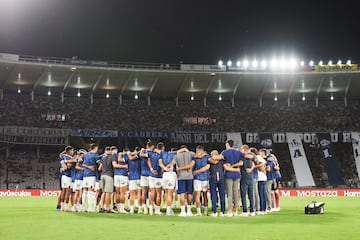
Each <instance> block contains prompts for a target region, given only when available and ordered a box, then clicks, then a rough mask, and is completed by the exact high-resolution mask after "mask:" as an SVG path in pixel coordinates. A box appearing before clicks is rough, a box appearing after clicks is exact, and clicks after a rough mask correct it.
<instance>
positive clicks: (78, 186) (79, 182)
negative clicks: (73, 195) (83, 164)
mask: <svg viewBox="0 0 360 240" xmlns="http://www.w3.org/2000/svg"><path fill="white" fill-rule="evenodd" d="M82 186H83V180H75V182H74V186H73V190H74V191H77V190H81V189H82Z"/></svg>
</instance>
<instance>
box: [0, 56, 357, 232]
mask: <svg viewBox="0 0 360 240" xmlns="http://www.w3.org/2000/svg"><path fill="white" fill-rule="evenodd" d="M0 57H1V60H0V69H1V71H0V72H1V79H2V82H1V101H0V104H1V108H2V116H1V135H0V141H1V152H0V153H1V155H0V156H1V172H0V189H1V191H0V196H1V198H0V201H1V204H0V207H1V208H2V209H1V213H0V214H1V216H2V217H1V220H0V222H1V228H2V235H3V236H4V238H3V239H9V238H10V237H16V238H25V239H35V238H39V237H41V236H42V237H43V238H46V239H48V238H58V237H59V236H61V235H62V231H63V230H62V229H63V227H64V225H66V229H68V230H69V231H71V232H74V233H75V235H72V237H74V238H75V237H85V236H86V237H89V238H98V237H100V238H101V236H102V235H103V234H105V232H108V231H111V236H113V237H115V236H117V235H116V234H117V230H116V231H112V230H113V229H118V231H119V233H121V236H122V237H126V238H129V239H131V238H134V236H135V235H134V232H133V231H130V229H136V227H134V226H140V225H141V228H139V230H140V231H138V230H137V231H136V237H135V238H136V239H142V238H148V236H149V235H148V234H150V233H151V231H153V229H154V228H157V227H158V233H159V234H160V235H159V238H164V239H165V238H169V237H170V236H173V237H174V238H180V237H181V238H183V237H185V236H194V235H195V236H198V237H201V238H209V239H226V238H229V237H231V236H232V234H234V233H237V232H239V234H240V233H241V234H244V236H249V237H254V239H265V238H268V235H267V234H270V235H271V236H273V237H274V239H281V238H282V236H289V235H290V236H291V238H294V239H304V238H306V237H312V238H315V239H325V238H329V237H334V239H345V238H352V237H354V236H356V235H357V234H359V230H358V223H359V220H358V219H359V212H358V209H359V206H360V201H359V200H358V197H359V196H360V189H359V185H360V181H359V175H358V173H359V168H360V157H359V154H358V149H359V141H360V134H359V132H357V131H359V126H358V122H359V118H360V115H359V111H358V109H359V107H360V106H359V100H358V99H359V97H360V96H359V92H360V85H359V83H358V82H359V78H360V73H359V69H358V65H357V64H354V63H351V62H350V61H348V62H345V63H340V62H339V63H336V64H322V63H318V64H315V65H313V64H312V63H309V64H304V63H302V62H299V63H296V65H292V63H291V61H289V62H287V63H285V62H284V63H285V64H286V65H284V66H282V65H280V64H281V61H279V65H278V66H276V65H275V64H274V62H271V61H270V62H269V64H266V62H265V60H264V62H262V65H259V66H256V60H253V62H252V63H250V64H249V65H248V67H245V66H246V65H247V64H248V63H246V62H244V63H243V65H241V63H240V64H239V63H236V65H235V66H232V64H231V63H230V62H229V63H227V64H226V65H224V64H222V63H221V62H219V63H218V64H215V65H199V64H196V65H194V64H181V65H166V64H144V63H141V64H136V63H131V64H130V63H116V62H105V61H94V60H80V59H61V58H47V57H34V56H22V55H15V54H6V53H2V54H0ZM245 61H250V60H245ZM260 64H261V63H260ZM243 86H246V88H245V87H243ZM249 113H251V114H249ZM254 113H255V114H254ZM246 146H248V147H247V148H246ZM244 147H245V149H244ZM249 147H251V148H249ZM214 150H217V151H218V152H217V153H216V152H215V153H214ZM231 150H232V151H235V152H237V154H240V153H243V154H242V155H239V156H238V158H236V161H235V162H230V163H229V165H226V164H224V166H221V167H220V172H221V171H222V173H221V174H220V175H219V172H216V174H217V178H216V177H215V179H213V178H214V176H213V173H214V172H213V171H217V170H216V169H215V167H214V166H217V165H218V164H214V163H210V162H209V161H210V160H211V159H213V160H218V161H225V162H227V161H233V160H229V159H232V157H231V156H232V155H231V154H230V155H229V156H228V155H227V154H226V151H231ZM261 151H263V152H261ZM164 153H166V155H164ZM188 153H192V155H190V158H189V162H188V163H186V164H188V165H189V164H190V165H189V166H190V167H187V166H188V165H186V164H185V163H184V159H185V156H186V154H188ZM247 153H251V154H253V155H251V156H250V159H251V160H249V159H248V158H246V157H247ZM91 154H93V155H96V159H93V160H94V163H95V168H96V169H93V170H94V171H96V172H98V173H99V174H97V177H96V178H95V176H94V177H93V178H94V182H93V183H91V182H88V183H87V184H90V185H89V186H88V188H85V187H86V185H85V170H84V168H81V166H82V164H85V162H88V161H89V159H87V157H86V155H91ZM184 154H185V156H183V155H184ZM106 156H116V158H115V157H113V158H112V159H113V161H115V162H117V163H116V166H118V165H119V166H121V165H126V168H123V169H122V168H118V169H117V168H115V165H114V164H112V165H111V166H110V167H113V169H112V171H111V175H112V176H111V179H113V180H112V182H111V183H112V184H113V185H112V186H111V193H109V194H108V195H106V192H103V191H104V190H105V189H104V188H105V186H101V187H100V185H102V184H100V183H99V182H102V177H101V171H98V170H99V166H100V165H102V164H101V161H102V159H105V157H106ZM178 156H183V157H184V159H183V160H181V159H178ZM191 156H192V157H191ZM257 156H259V159H260V161H264V162H265V166H264V168H263V170H260V168H257V167H255V166H257V165H258V164H259V165H261V162H259V161H258V160H256V159H257ZM261 156H262V157H261ZM110 159H111V158H110ZM204 159H205V162H204V161H203V160H204ZM264 159H265V160H264ZM154 160H155V161H154ZM110 161H111V160H110ZM192 161H193V162H194V163H195V164H193V165H191V162H192ZM238 161H241V166H240V168H239V167H237V165H236V164H238ZM135 162H137V164H135V165H134V164H133V163H135ZM160 162H161V164H160ZM173 162H174V164H172V163H173ZM175 162H176V163H175ZM198 163H199V164H198ZM245 163H248V165H247V168H248V169H251V170H253V171H254V169H256V171H257V174H256V175H258V176H256V177H260V175H261V174H263V173H261V171H264V173H265V174H264V176H265V178H264V179H262V180H265V181H260V180H258V179H256V177H255V174H254V172H251V173H250V174H248V175H249V176H251V182H250V184H249V186H250V187H251V191H249V190H250V189H249V188H246V187H244V190H242V188H243V182H242V181H246V180H244V179H246V178H245V175H246V174H247V172H246V171H245V170H242V169H245V165H244V164H245ZM273 163H275V164H273ZM88 164H89V163H88ZM104 164H105V163H104ZM184 164H185V165H184ZM272 164H273V165H272ZM113 165H114V166H113ZM161 165H162V166H161ZM220 165H221V164H220ZM207 166H209V167H207ZM269 166H271V167H270V168H271V169H269ZM79 167H80V168H79ZM174 167H175V168H174ZM181 167H183V168H184V170H185V172H188V171H192V172H193V174H194V173H195V171H198V172H199V171H200V173H198V172H196V174H195V175H193V174H190V179H194V180H183V181H190V184H193V186H191V187H189V186H188V185H187V184H185V185H184V186H182V187H180V185H181V184H180V185H178V184H176V183H175V179H176V178H177V177H180V176H181V173H180V172H181V171H182V170H181ZM144 168H147V170H148V171H149V170H150V171H149V173H148V174H144V172H145V171H144ZM213 168H214V169H215V170H213ZM228 168H229V169H228ZM252 168H253V169H252ZM77 169H79V171H78V170H77ZM151 169H153V170H151ZM179 169H180V170H179ZM236 169H237V170H238V171H240V173H239V172H236V171H235V170H236ZM184 170H183V171H184ZM82 171H84V173H83V176H81V177H80V178H77V177H76V175H77V172H82ZM88 171H90V173H91V170H90V169H88ZM136 171H138V173H136ZM154 171H158V172H157V173H156V172H154ZM201 171H203V172H202V174H201ZM224 171H225V174H224ZM232 171H235V172H232ZM243 171H245V172H243ZM114 172H115V176H113V174H114ZM272 172H273V173H274V174H273V175H274V177H273V178H272V176H271V173H272ZM275 172H278V174H279V173H280V174H279V175H277V174H275ZM170 173H173V174H174V175H175V177H174V178H171V177H169V176H173V175H171V174H170ZM175 173H177V174H175ZM204 173H205V174H204ZM117 174H118V175H119V176H118V177H117ZM156 174H158V175H156ZM231 174H235V176H236V174H238V175H241V181H240V179H238V180H239V181H238V182H237V183H236V181H235V182H233V184H234V185H235V187H236V189H237V191H236V192H232V193H231V191H232V189H231V187H229V183H228V182H227V181H228V180H229V179H232V178H231V177H232V176H231ZM140 175H141V176H140ZM142 175H144V176H145V175H147V176H150V177H147V178H153V181H154V182H153V183H152V184H151V183H150V181H151V180H148V182H146V181H143V176H142ZM176 175H177V176H176ZM196 175H198V176H200V175H201V177H200V178H199V180H197V177H196ZM202 175H204V178H203V177H202ZM89 176H91V175H89ZM113 177H114V178H113ZM228 177H229V179H227V178H228ZM134 178H135V179H134ZM95 179H96V182H97V183H96V182H95ZM144 179H145V178H144ZM216 179H218V180H220V179H222V180H220V182H221V181H223V182H222V184H220V185H217V184H218V183H219V182H217V181H218V180H216ZM253 179H256V180H254V182H253ZM67 180H69V182H68V185H67V183H66V181H67ZM232 180H234V179H232ZM116 181H118V183H116ZM177 181H181V180H177ZM196 181H197V182H198V183H196V184H195V182H196ZM212 181H215V182H212ZM131 182H133V183H131ZM165 182H166V183H165ZM204 182H205V184H203V183H204ZM260 182H263V183H264V185H263V186H262V187H261V185H259V183H260ZM179 183H180V182H179ZM209 183H210V184H209ZM269 183H270V184H269ZM92 184H93V185H92ZM116 184H117V185H116ZM172 184H173V185H172ZM197 184H200V185H198V186H197ZM214 184H215V185H214ZM230 184H231V183H230ZM150 185H152V186H150ZM255 185H256V188H255V187H254V186H255ZM114 186H115V187H114ZM267 186H269V192H266V191H267V190H266V188H267ZM144 187H145V188H144ZM179 187H180V188H179ZM152 188H153V189H152ZM211 188H213V189H214V190H213V191H211ZM176 189H177V190H176ZM179 189H182V190H180V192H179ZM260 189H262V190H263V193H262V194H264V195H263V196H262V197H263V198H264V199H261V197H260V195H261V194H259V193H261V190H260ZM85 190H87V193H86V191H85ZM254 190H255V191H254ZM67 191H68V192H67ZM106 191H107V190H106ZM169 191H171V192H169ZM181 191H184V192H185V199H182V198H184V197H181V194H183V192H181ZM187 191H191V194H192V193H193V192H195V193H194V195H190V197H191V198H190V197H189V195H187V194H188V192H187ZM243 191H244V192H243ZM84 192H85V193H84ZM89 193H90V194H89ZM169 193H171V195H172V196H171V197H170V198H169V197H168V195H169ZM177 193H181V194H179V195H178V194H177ZM221 194H223V196H221ZM230 194H232V196H230ZM152 195H153V196H157V197H156V198H155V197H154V198H152V197H151V196H152ZM255 195H257V197H255ZM222 197H224V199H222ZM106 198H108V199H106ZM225 198H226V199H225ZM229 198H230V200H229ZM231 198H233V199H232V200H231ZM105 199H106V200H105ZM250 199H251V201H250ZM262 200H264V201H265V202H264V204H262V203H261V201H262ZM222 201H223V202H222ZM313 201H316V202H320V203H325V205H324V206H323V209H322V213H320V214H319V215H315V214H304V208H305V205H307V204H310V203H311V202H313ZM236 202H237V203H238V204H237V206H235V205H234V204H235V203H236ZM213 203H215V205H216V207H215V208H213ZM243 203H245V205H244V204H243ZM229 204H233V210H231V207H230V208H229ZM223 205H224V206H223ZM262 205H263V206H262ZM244 206H245V208H244ZM88 224H95V225H99V229H97V228H95V229H94V231H91V230H89V231H85V232H84V231H81V230H80V229H79V226H80V225H88ZM20 225H21V227H19V226H20ZM100 225H101V227H100ZM118 227H119V228H118ZM259 227H261V228H263V229H264V231H266V232H267V234H263V232H262V231H259ZM199 229H204V230H205V231H202V230H201V231H199ZM265 229H266V230H265Z"/></svg>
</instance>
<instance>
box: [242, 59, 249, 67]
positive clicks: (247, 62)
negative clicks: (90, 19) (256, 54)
mask: <svg viewBox="0 0 360 240" xmlns="http://www.w3.org/2000/svg"><path fill="white" fill-rule="evenodd" d="M243 65H244V68H247V67H248V66H249V61H248V60H244V62H243Z"/></svg>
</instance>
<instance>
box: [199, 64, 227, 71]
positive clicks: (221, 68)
mask: <svg viewBox="0 0 360 240" xmlns="http://www.w3.org/2000/svg"><path fill="white" fill-rule="evenodd" d="M204 71H205V72H226V66H225V65H222V66H219V65H204Z"/></svg>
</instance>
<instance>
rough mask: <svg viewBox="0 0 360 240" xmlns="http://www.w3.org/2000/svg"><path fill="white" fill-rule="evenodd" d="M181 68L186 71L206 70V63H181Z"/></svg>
mask: <svg viewBox="0 0 360 240" xmlns="http://www.w3.org/2000/svg"><path fill="white" fill-rule="evenodd" d="M180 69H181V70H184V71H201V72H202V71H204V65H199V64H180Z"/></svg>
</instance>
